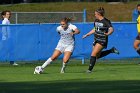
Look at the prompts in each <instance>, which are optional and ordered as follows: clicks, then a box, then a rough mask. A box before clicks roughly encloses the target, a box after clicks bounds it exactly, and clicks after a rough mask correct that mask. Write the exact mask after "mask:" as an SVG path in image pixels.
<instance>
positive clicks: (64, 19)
mask: <svg viewBox="0 0 140 93" xmlns="http://www.w3.org/2000/svg"><path fill="white" fill-rule="evenodd" d="M72 20H73V19H72V18H67V17H64V18H62V19H61V21H63V22H65V23H69V22H70V21H72Z"/></svg>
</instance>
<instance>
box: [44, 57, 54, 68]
mask: <svg viewBox="0 0 140 93" xmlns="http://www.w3.org/2000/svg"><path fill="white" fill-rule="evenodd" d="M51 62H52V59H51V58H49V59H48V60H47V61H46V62H45V63H44V64H43V65H42V66H41V67H42V68H45V67H46V66H47V65H48V64H50V63H51Z"/></svg>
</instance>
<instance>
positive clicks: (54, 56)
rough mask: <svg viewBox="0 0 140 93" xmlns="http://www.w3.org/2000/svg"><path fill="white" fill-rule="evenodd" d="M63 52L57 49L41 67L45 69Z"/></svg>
mask: <svg viewBox="0 0 140 93" xmlns="http://www.w3.org/2000/svg"><path fill="white" fill-rule="evenodd" d="M61 54H62V53H61V51H60V50H57V49H56V50H55V51H54V53H53V55H52V56H51V57H50V58H48V60H47V61H46V62H45V63H44V64H43V65H42V66H41V67H42V68H43V69H44V68H45V67H46V66H47V65H48V64H50V63H51V62H52V61H53V60H55V59H57V58H58V57H59V56H60V55H61Z"/></svg>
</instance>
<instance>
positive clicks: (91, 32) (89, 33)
mask: <svg viewBox="0 0 140 93" xmlns="http://www.w3.org/2000/svg"><path fill="white" fill-rule="evenodd" d="M94 33H95V28H93V29H92V30H91V31H90V32H88V33H87V34H85V35H83V37H82V38H86V37H87V36H90V35H91V34H94Z"/></svg>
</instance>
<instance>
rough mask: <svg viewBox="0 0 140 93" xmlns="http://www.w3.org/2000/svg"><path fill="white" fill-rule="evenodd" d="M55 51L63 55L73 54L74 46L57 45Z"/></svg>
mask: <svg viewBox="0 0 140 93" xmlns="http://www.w3.org/2000/svg"><path fill="white" fill-rule="evenodd" d="M55 49H56V50H59V51H61V53H64V52H65V51H69V52H73V49H74V44H71V45H64V44H62V43H58V45H57V46H56V48H55Z"/></svg>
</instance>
